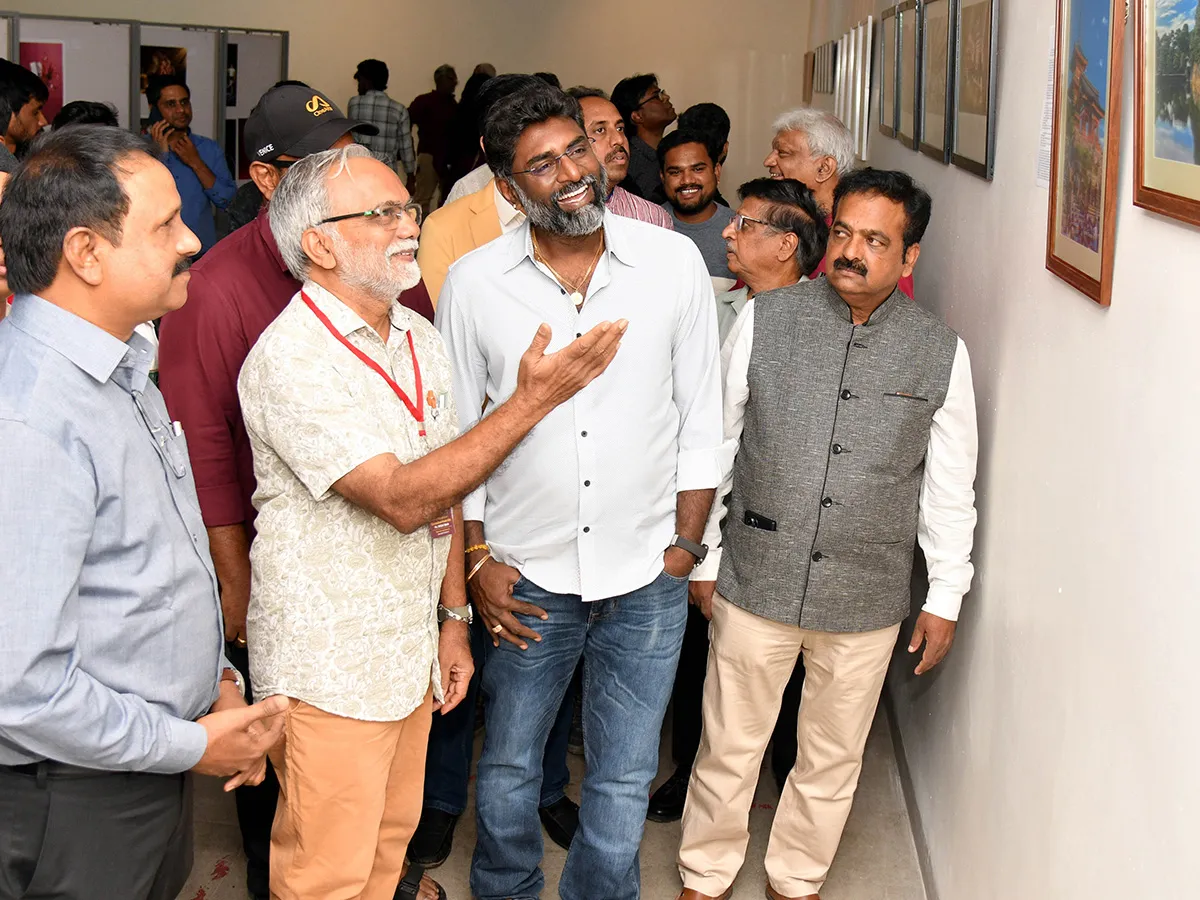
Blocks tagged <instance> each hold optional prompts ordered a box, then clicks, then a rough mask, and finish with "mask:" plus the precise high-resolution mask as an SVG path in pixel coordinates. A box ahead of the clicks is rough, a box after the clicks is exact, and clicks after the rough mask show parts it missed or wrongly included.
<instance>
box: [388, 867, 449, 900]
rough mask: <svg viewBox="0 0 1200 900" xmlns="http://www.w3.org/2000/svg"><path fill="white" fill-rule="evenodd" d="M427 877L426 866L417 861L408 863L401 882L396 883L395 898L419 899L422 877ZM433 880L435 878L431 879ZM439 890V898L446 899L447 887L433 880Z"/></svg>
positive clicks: (395, 899) (403, 899)
mask: <svg viewBox="0 0 1200 900" xmlns="http://www.w3.org/2000/svg"><path fill="white" fill-rule="evenodd" d="M424 877H425V867H424V866H418V865H417V864H416V863H409V864H408V871H407V872H405V873H404V877H403V878H401V879H400V883H399V884H398V885H396V893H395V895H394V897H393V900H417V897H418V896H419V895H420V892H421V879H422V878H424ZM430 880H431V881H432V880H433V879H430ZM433 884H434V886H435V887H436V888H437V891H438V900H446V889H445V888H444V887H442V886H441V885H440V884H438V883H437V882H436V881H434V882H433Z"/></svg>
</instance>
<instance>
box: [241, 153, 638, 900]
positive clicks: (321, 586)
mask: <svg viewBox="0 0 1200 900" xmlns="http://www.w3.org/2000/svg"><path fill="white" fill-rule="evenodd" d="M270 221H271V231H272V233H273V234H274V236H275V240H276V242H277V243H278V245H279V250H280V252H281V253H282V255H283V259H284V262H285V263H286V264H287V266H288V270H289V271H290V272H291V273H292V275H293V276H295V277H296V279H298V280H299V281H301V282H302V283H303V284H302V287H301V289H300V291H299V292H298V293H297V294H296V296H295V297H293V298H292V301H291V303H290V304H289V305H288V307H287V308H286V309H285V310H284V311H283V312H282V313H280V315H279V317H278V318H277V319H276V320H275V321H274V322H272V323H271V325H270V326H269V327H268V328H267V329H266V331H264V332H263V335H262V337H261V338H259V340H258V343H257V344H255V346H254V348H253V349H252V350H251V351H250V354H249V356H248V357H247V358H246V363H245V365H244V366H243V368H242V374H241V376H240V378H239V379H238V395H239V397H240V399H241V403H242V410H243V414H244V417H245V423H246V430H247V432H248V433H249V435H250V441H251V445H252V446H253V448H254V471H255V476H256V478H257V481H258V491H257V492H256V494H255V503H256V506H257V507H258V518H257V520H256V525H257V529H258V536H257V537H256V538H255V541H254V545H253V547H252V549H251V562H252V582H251V594H250V611H249V615H248V617H247V628H248V632H249V635H248V636H249V644H250V668H251V674H252V676H253V679H254V684H255V689H256V694H258V695H261V696H271V695H283V696H285V697H287V698H288V713H287V719H288V721H287V726H286V729H285V742H284V744H283V745H282V746H279V747H276V748H275V749H274V750H273V751H272V762H273V763H274V765H275V767H276V769H277V770H278V773H279V782H280V800H279V811H278V813H277V815H276V817H275V827H274V830H273V833H272V840H271V895H272V896H273V897H279V898H282V900H293V898H310V897H313V898H315V897H357V898H362V900H391V898H392V897H393V895H394V894H395V895H396V896H409V897H414V898H415V897H421V898H425V900H435V898H438V897H444V896H445V894H444V892H443V891H442V890H441V888H440V887H438V886H437V885H436V884H435V883H434V882H433V881H432V880H431V879H428V878H424V879H422V877H421V876H422V873H421V871H420V869H419V867H416V866H412V867H409V870H408V872H407V874H405V875H404V878H403V881H401V880H400V879H401V875H402V871H403V869H404V858H405V852H406V849H407V845H408V841H409V839H410V837H411V836H412V833H413V830H414V829H415V828H416V825H417V820H418V818H419V816H420V811H421V783H422V780H423V776H424V762H425V748H426V743H427V740H428V736H429V725H430V719H431V716H432V713H433V711H434V710H435V709H438V708H440V709H441V710H442V711H443V712H448V711H449V710H451V709H453V708H454V707H455V706H456V705H457V704H458V703H459V702H460V701H461V700H462V698H463V696H464V695H465V694H466V690H467V684H468V682H469V680H470V678H471V673H472V670H473V664H472V662H471V653H470V649H469V647H468V639H467V626H468V624H469V623H470V621H471V618H472V612H471V608H470V606H469V605H468V603H467V598H466V586H465V578H464V576H465V572H464V570H463V567H462V564H461V562H462V555H463V529H462V521H461V510H460V507H459V504H460V502H461V500H462V498H463V496H465V495H466V494H467V493H468V492H469V491H471V490H473V489H474V488H476V487H477V486H478V485H479V484H480V483H481V482H482V481H483V479H484V478H486V477H487V476H488V475H489V474H490V473H491V472H492V471H493V470H494V469H495V468H496V466H498V465H499V464H500V462H501V461H502V460H503V459H504V457H505V456H506V455H507V454H508V453H509V452H510V451H511V450H512V448H513V447H515V446H516V445H517V443H518V442H519V441H520V440H522V439H523V438H524V437H525V436H526V435H527V434H528V432H529V431H530V430H531V429H532V428H533V427H534V426H535V425H536V424H537V423H538V422H539V421H540V420H541V419H542V418H543V417H544V416H545V415H546V414H548V413H549V412H550V411H551V410H552V409H553V408H554V407H555V406H556V405H558V403H560V402H562V401H563V400H565V399H567V398H568V397H570V396H572V395H573V394H574V393H575V392H576V391H578V390H579V389H580V388H582V387H583V386H584V385H585V384H587V383H588V382H589V381H590V380H591V379H592V378H593V377H595V375H597V374H598V373H599V372H600V371H602V370H603V369H604V367H605V366H607V364H608V362H609V361H610V360H611V359H612V357H613V355H614V354H615V353H616V349H617V344H618V343H619V339H620V335H621V333H622V328H621V327H620V326H619V325H617V326H614V325H612V324H611V323H607V322H605V323H598V324H597V327H596V328H595V329H593V330H592V331H591V332H589V333H588V334H587V335H586V336H583V337H582V338H581V339H579V340H576V341H575V342H574V343H573V344H571V345H570V346H569V347H567V348H566V349H565V350H563V351H562V352H560V353H556V354H552V355H550V356H546V355H544V354H543V352H542V351H543V350H544V349H545V347H546V346H547V344H548V343H549V341H550V338H551V333H550V330H549V328H547V327H545V326H542V327H540V328H536V329H535V332H536V335H534V336H533V343H532V345H530V346H529V349H528V351H527V352H526V353H525V354H523V355H522V357H521V359H520V360H519V362H518V368H519V369H520V373H519V375H518V376H517V377H518V379H519V382H520V386H519V388H518V390H517V391H516V392H515V393H514V395H513V397H512V398H511V399H510V400H509V402H507V403H504V404H502V405H500V406H499V407H498V408H497V409H496V410H495V411H494V412H493V414H492V415H490V416H489V417H488V418H487V419H486V420H485V421H484V422H483V423H481V424H480V425H479V427H478V428H476V429H473V430H472V431H471V432H470V433H468V434H465V435H463V436H462V437H458V438H457V439H456V437H457V435H458V418H457V415H456V412H455V404H454V397H453V394H452V392H451V374H450V373H451V370H450V362H449V360H448V358H447V356H446V353H445V350H444V348H443V346H442V342H441V339H440V337H439V336H438V334H437V332H436V331H435V330H434V329H433V328H432V326H430V325H429V323H428V322H426V321H425V320H424V319H423V318H421V317H420V316H417V315H414V314H413V313H412V312H411V311H409V310H408V309H406V308H405V307H403V306H401V305H400V304H399V303H397V302H396V299H395V298H396V297H397V295H398V294H399V293H400V292H401V291H403V290H404V289H405V288H408V287H411V286H412V285H413V284H415V283H416V281H417V279H418V278H419V277H420V271H419V269H418V267H417V263H416V248H417V235H418V233H419V231H420V228H419V225H418V223H419V221H420V206H418V205H417V204H416V203H413V202H412V200H411V198H410V197H409V195H408V192H407V191H406V190H405V188H404V185H403V184H402V183H401V182H400V178H399V176H397V174H396V172H395V171H394V170H393V169H392V168H390V167H389V166H387V165H385V164H384V163H382V162H380V161H379V160H377V159H374V158H373V157H372V156H371V154H370V151H368V150H367V149H366V148H365V147H361V146H358V145H355V146H352V147H345V148H341V149H335V150H327V151H324V152H321V153H316V154H313V155H312V156H310V157H308V158H306V159H304V160H302V161H300V162H298V163H296V164H295V165H294V166H293V167H292V169H291V171H290V172H289V173H288V176H287V177H286V178H284V179H283V181H282V182H281V183H280V185H279V188H278V189H277V190H276V192H275V196H274V198H273V199H272V201H271V207H270ZM449 560H454V561H455V562H454V563H453V564H448V561H449ZM439 622H440V623H442V624H441V627H440V633H439V625H438V623H439ZM398 881H399V882H400V883H399V888H400V890H399V891H398V892H397V882H398Z"/></svg>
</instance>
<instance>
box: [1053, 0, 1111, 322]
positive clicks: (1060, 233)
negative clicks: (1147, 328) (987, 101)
mask: <svg viewBox="0 0 1200 900" xmlns="http://www.w3.org/2000/svg"><path fill="white" fill-rule="evenodd" d="M1055 28H1056V31H1055V34H1056V35H1057V38H1056V46H1057V51H1056V56H1055V63H1054V66H1055V76H1054V130H1053V141H1052V146H1051V156H1050V210H1049V222H1048V226H1047V228H1046V268H1047V269H1049V270H1050V271H1051V272H1053V273H1054V274H1055V275H1057V276H1058V277H1059V278H1061V279H1062V280H1063V281H1065V282H1067V283H1068V284H1069V285H1071V286H1072V287H1074V288H1075V289H1076V290H1078V291H1080V292H1081V293H1083V294H1084V295H1085V296H1087V297H1089V298H1091V299H1092V300H1094V301H1096V302H1097V303H1099V304H1100V305H1101V306H1108V305H1109V304H1110V303H1111V302H1112V275H1113V259H1114V256H1115V253H1114V251H1115V249H1116V248H1115V242H1116V232H1117V201H1118V198H1117V184H1118V176H1119V174H1120V154H1121V75H1122V64H1123V62H1124V46H1125V0H1058V14H1057V19H1056V25H1055ZM1089 72H1091V73H1092V74H1090V75H1089Z"/></svg>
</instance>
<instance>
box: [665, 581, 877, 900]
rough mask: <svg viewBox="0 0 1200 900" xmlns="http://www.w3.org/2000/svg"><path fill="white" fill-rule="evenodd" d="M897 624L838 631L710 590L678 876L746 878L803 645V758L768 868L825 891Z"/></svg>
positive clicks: (778, 822) (798, 889) (781, 884)
mask: <svg viewBox="0 0 1200 900" xmlns="http://www.w3.org/2000/svg"><path fill="white" fill-rule="evenodd" d="M899 632H900V626H899V625H893V626H891V627H889V628H883V629H880V630H878V631H867V632H860V633H849V634H834V633H830V632H821V631H807V630H805V629H802V628H797V627H796V626H794V625H781V624H780V623H778V622H772V621H771V620H770V619H764V618H762V617H761V616H756V615H754V614H753V613H749V612H746V611H745V610H744V609H741V608H740V607H737V606H734V605H733V604H732V603H730V602H729V601H728V600H726V599H725V598H724V597H722V596H721V595H720V594H717V595H715V596H714V598H713V618H712V649H711V651H710V653H709V656H708V673H707V676H706V678H705V682H704V729H703V733H702V735H701V738H700V752H699V754H698V755H697V756H696V763H695V765H694V766H693V767H692V779H691V782H690V783H689V784H688V794H687V804H686V806H685V807H684V810H683V839H682V842H681V844H680V848H679V874H680V875H681V877H682V878H683V884H684V886H685V887H689V888H693V889H695V890H698V891H700V892H701V893H704V894H710V895H712V896H715V897H719V896H720V895H721V894H722V893H723V892H724V891H725V890H726V889H727V888H728V887H729V886H730V885H732V884H733V880H734V878H736V877H737V873H738V871H739V870H740V869H741V867H742V863H743V862H744V861H745V858H746V844H747V842H748V841H749V838H750V832H749V827H748V826H749V818H750V805H751V803H752V802H753V800H754V790H755V787H756V786H757V784H758V775H759V769H760V768H761V767H762V759H763V753H764V752H765V751H766V748H767V743H768V742H769V741H770V739H771V731H772V729H773V728H774V727H775V720H776V718H777V717H778V715H779V707H780V704H781V702H782V699H783V689H784V687H785V686H786V685H787V682H788V678H789V677H790V676H791V674H792V669H793V668H794V667H795V665H796V657H797V656H798V655H799V654H800V653H803V654H804V668H805V675H804V691H803V693H802V695H801V700H800V721H799V725H798V729H797V745H798V750H799V752H798V753H797V756H796V766H795V768H793V769H792V772H791V774H790V775H789V776H788V779H787V782H786V784H785V785H784V788H783V796H782V797H781V798H780V800H779V808H778V809H777V810H776V811H775V822H774V824H773V825H772V826H771V839H770V843H769V844H768V845H767V858H766V867H767V878H768V879H769V880H770V882H771V886H772V887H774V888H775V890H776V891H778V892H779V893H780V894H782V895H783V896H785V897H803V896H805V895H807V894H815V893H817V892H818V891H819V890H820V889H821V885H822V884H823V883H824V881H825V876H826V874H827V873H828V871H829V866H830V864H831V863H832V862H833V857H834V854H835V853H836V852H837V848H838V843H839V842H840V841H841V837H842V829H843V828H844V827H845V825H846V818H847V816H849V815H850V805H851V802H852V800H853V798H854V789H855V787H856V786H857V785H858V775H859V772H860V770H861V769H862V754H863V747H864V746H865V745H866V742H867V733H868V731H870V728H871V720H872V719H873V718H874V716H875V707H876V705H877V704H878V702H879V693H880V691H881V690H882V688H883V679H884V675H885V674H886V673H887V668H888V661H889V660H890V659H891V655H892V649H893V647H894V646H895V644H896V636H897V635H898V634H899Z"/></svg>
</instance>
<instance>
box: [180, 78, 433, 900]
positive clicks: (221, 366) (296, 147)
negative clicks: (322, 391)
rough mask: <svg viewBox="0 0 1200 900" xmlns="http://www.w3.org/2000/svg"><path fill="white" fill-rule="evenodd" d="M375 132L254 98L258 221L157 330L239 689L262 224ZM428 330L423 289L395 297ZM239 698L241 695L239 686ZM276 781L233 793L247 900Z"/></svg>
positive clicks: (261, 324)
mask: <svg viewBox="0 0 1200 900" xmlns="http://www.w3.org/2000/svg"><path fill="white" fill-rule="evenodd" d="M375 131H376V129H375V127H374V126H373V125H369V124H366V123H363V122H354V121H351V120H350V119H347V118H345V117H344V116H343V115H342V114H341V112H340V111H339V110H338V109H337V107H336V106H334V105H333V104H332V103H331V102H330V101H329V99H328V98H327V97H326V96H325V95H324V94H322V93H321V92H320V91H316V90H313V89H312V88H309V87H304V86H301V85H294V84H289V85H281V86H279V87H275V88H272V89H271V90H269V91H267V93H266V94H264V95H263V97H262V99H261V100H259V102H258V105H257V106H256V107H255V108H254V110H253V112H251V114H250V118H249V119H248V120H247V122H246V152H247V155H248V156H249V157H250V158H251V159H252V160H253V162H251V164H250V177H251V178H253V179H254V183H255V184H256V185H258V188H259V190H260V191H262V195H263V197H264V199H265V201H266V202H265V203H264V205H263V207H262V209H261V210H260V211H259V214H258V217H257V218H256V219H255V220H254V221H253V222H251V223H250V224H248V225H246V226H245V227H244V228H240V229H238V230H237V231H235V232H234V233H233V234H231V235H229V236H228V237H226V238H225V239H224V240H222V241H220V242H218V243H217V244H216V245H215V246H214V247H213V248H212V249H211V250H210V251H209V252H208V253H207V254H206V255H205V256H204V258H203V259H201V260H200V261H198V262H197V263H196V264H195V265H194V266H193V267H192V269H191V273H192V277H191V282H190V283H189V285H188V302H187V304H186V305H185V306H184V307H182V308H180V309H178V310H176V311H175V312H173V313H170V314H168V315H166V316H164V317H163V319H162V321H161V323H160V325H159V351H158V360H159V362H158V371H159V386H160V388H161V390H162V393H163V396H164V398H165V399H166V401H167V408H168V410H169V411H170V413H171V415H172V416H173V417H174V418H176V419H178V420H179V421H180V422H181V423H182V425H183V428H184V431H185V433H186V434H187V439H188V454H189V455H190V457H191V461H192V469H193V471H194V473H195V478H196V493H197V494H198V496H199V499H200V511H201V513H202V514H203V516H204V524H205V526H206V528H207V530H208V540H209V545H210V547H211V549H212V558H213V564H214V565H215V566H216V570H217V579H218V581H219V582H220V586H221V609H222V612H223V613H224V617H225V639H226V658H227V659H229V661H230V662H232V663H233V664H234V665H236V666H237V667H238V669H240V670H241V672H242V675H243V677H244V678H245V679H246V683H247V685H248V686H249V678H250V669H249V665H248V659H247V651H246V607H247V606H248V605H249V602H250V543H251V541H252V540H253V537H254V507H253V505H252V504H251V497H252V496H253V494H254V487H255V483H254V461H253V458H252V456H251V451H250V440H249V438H248V437H247V435H246V428H245V425H244V424H243V422H242V412H241V407H240V406H239V404H238V393H237V379H238V374H239V373H240V372H241V369H242V363H243V362H245V359H246V355H247V354H248V353H249V352H250V348H251V347H253V346H254V343H255V341H257V340H258V338H259V335H261V334H262V332H263V330H264V329H266V327H267V326H268V325H270V324H271V322H273V321H274V320H275V317H276V316H277V315H279V313H280V312H282V311H283V308H284V307H285V306H287V305H288V302H289V301H290V300H291V299H292V297H293V296H294V295H295V293H296V291H298V290H299V289H300V282H298V281H296V280H295V279H294V278H293V277H292V276H291V275H290V274H289V273H288V270H287V267H286V266H285V265H284V262H283V257H282V256H281V255H280V253H279V248H278V247H277V246H276V244H275V238H274V237H273V236H272V234H271V228H270V225H269V224H268V221H267V206H268V205H269V202H270V199H271V196H272V194H274V192H275V188H276V187H277V186H278V184H279V182H280V180H281V179H282V178H283V177H284V175H285V174H286V173H287V169H288V166H290V165H291V164H292V163H293V162H295V161H296V160H298V159H301V158H303V157H305V156H308V155H309V154H311V153H317V152H319V151H321V150H328V149H330V148H332V147H343V146H346V145H347V144H350V143H352V141H353V138H352V137H351V132H359V133H363V134H373V133H375ZM400 300H401V302H402V303H403V304H404V305H405V306H407V307H408V308H409V309H412V310H413V311H415V312H418V313H420V314H421V315H423V316H425V317H426V318H427V319H429V320H430V321H432V320H433V305H432V304H431V303H430V302H429V294H428V293H427V292H426V291H425V287H424V285H423V284H418V285H417V287H416V288H414V289H413V290H411V291H406V292H405V293H404V294H403V295H401V297H400ZM248 689H249V688H248ZM278 795H279V782H278V781H277V780H276V778H275V776H274V773H273V772H269V773H268V777H267V778H266V779H265V780H264V781H263V783H262V784H261V785H259V786H258V787H254V788H239V789H238V791H237V796H236V800H237V809H238V823H239V825H240V826H241V829H242V843H243V845H244V847H245V850H246V858H247V863H246V868H247V873H246V882H247V887H248V888H249V890H250V893H251V895H252V896H253V897H255V898H256V900H257V898H266V897H267V896H268V884H267V882H268V874H269V871H270V870H269V867H268V866H269V864H268V854H269V850H270V845H271V823H272V821H273V820H274V818H275V802H276V798H277V797H278Z"/></svg>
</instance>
